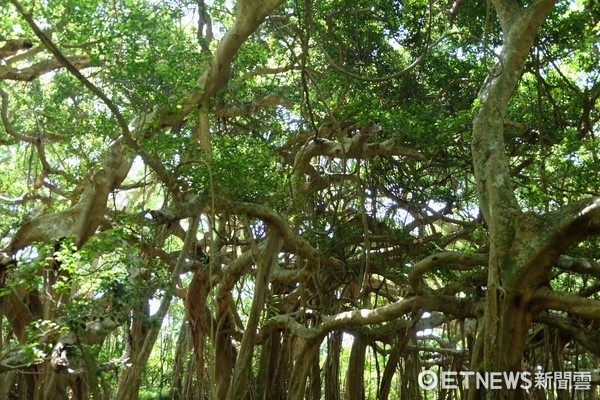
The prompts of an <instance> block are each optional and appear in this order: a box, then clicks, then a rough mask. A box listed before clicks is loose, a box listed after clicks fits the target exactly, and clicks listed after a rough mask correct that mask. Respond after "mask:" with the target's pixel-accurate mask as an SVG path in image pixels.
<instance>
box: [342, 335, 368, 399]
mask: <svg viewBox="0 0 600 400" xmlns="http://www.w3.org/2000/svg"><path fill="white" fill-rule="evenodd" d="M367 344H369V341H368V340H367V338H366V336H364V335H362V334H356V335H355V336H354V342H353V343H352V350H350V359H349V360H348V370H347V371H346V389H345V391H344V400H363V399H364V398H365V357H366V356H365V352H366V350H367Z"/></svg>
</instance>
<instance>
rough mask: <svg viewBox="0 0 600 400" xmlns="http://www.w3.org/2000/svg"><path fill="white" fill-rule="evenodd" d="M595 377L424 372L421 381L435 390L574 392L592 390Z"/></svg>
mask: <svg viewBox="0 0 600 400" xmlns="http://www.w3.org/2000/svg"><path fill="white" fill-rule="evenodd" d="M591 380H592V375H591V372H589V371H556V372H535V373H531V372H528V371H524V372H521V371H517V372H514V371H509V372H506V371H505V372H474V371H444V370H442V371H440V372H439V373H436V372H434V371H432V370H426V371H422V372H421V373H420V374H419V378H418V382H419V386H420V387H421V389H424V390H433V389H437V388H441V389H458V387H459V385H460V386H461V387H462V388H464V389H469V388H470V387H472V386H474V387H475V388H476V389H485V390H500V389H505V388H506V389H522V390H525V391H527V392H528V391H529V390H530V389H532V388H535V389H542V390H546V389H575V390H589V389H590V387H591Z"/></svg>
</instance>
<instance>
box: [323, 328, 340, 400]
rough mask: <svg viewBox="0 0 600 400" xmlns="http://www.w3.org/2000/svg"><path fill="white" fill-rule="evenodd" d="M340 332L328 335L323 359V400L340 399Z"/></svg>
mask: <svg viewBox="0 0 600 400" xmlns="http://www.w3.org/2000/svg"><path fill="white" fill-rule="evenodd" d="M341 349H342V332H332V333H330V334H329V341H328V343H327V358H326V359H325V365H324V369H325V400H339V399H340V353H341Z"/></svg>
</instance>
